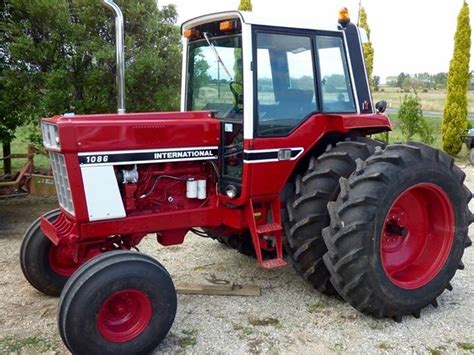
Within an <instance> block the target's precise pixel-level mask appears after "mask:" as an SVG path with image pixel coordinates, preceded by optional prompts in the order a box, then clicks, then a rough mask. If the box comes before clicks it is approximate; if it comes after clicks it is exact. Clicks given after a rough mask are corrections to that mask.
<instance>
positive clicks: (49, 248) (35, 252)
mask: <svg viewBox="0 0 474 355" xmlns="http://www.w3.org/2000/svg"><path fill="white" fill-rule="evenodd" d="M60 213H61V211H60V210H59V209H56V210H53V211H50V212H48V213H46V214H45V215H44V218H46V219H47V220H49V221H54V220H55V219H56V218H58V216H59V215H60ZM40 223H41V218H38V219H36V220H35V221H34V222H33V223H32V224H31V225H30V227H29V228H28V229H27V230H26V232H25V235H24V237H23V241H22V243H21V247H20V265H21V270H22V271H23V275H24V276H25V278H26V279H27V280H28V282H29V283H30V284H31V285H32V286H33V287H34V288H36V289H37V290H39V291H40V292H42V293H44V294H46V295H49V296H59V294H60V293H61V290H62V289H63V287H64V285H65V284H66V282H67V280H68V278H69V276H71V275H72V273H73V272H74V271H75V270H76V269H77V268H78V267H79V265H78V264H76V263H75V262H74V261H73V260H72V258H71V257H70V253H69V252H68V251H67V250H65V249H64V248H62V247H57V246H55V245H54V244H53V243H52V242H51V241H50V240H49V239H48V238H47V237H46V236H45V235H44V234H43V232H42V231H41V228H40Z"/></svg>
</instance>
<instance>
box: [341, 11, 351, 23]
mask: <svg viewBox="0 0 474 355" xmlns="http://www.w3.org/2000/svg"><path fill="white" fill-rule="evenodd" d="M349 22H351V17H350V16H349V10H348V9H347V7H343V8H342V9H341V10H339V23H340V24H341V25H347V24H348V23H349Z"/></svg>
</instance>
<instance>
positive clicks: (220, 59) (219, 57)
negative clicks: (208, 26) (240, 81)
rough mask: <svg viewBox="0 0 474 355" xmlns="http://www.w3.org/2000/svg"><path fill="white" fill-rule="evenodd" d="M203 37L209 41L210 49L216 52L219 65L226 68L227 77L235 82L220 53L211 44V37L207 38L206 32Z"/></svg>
mask: <svg viewBox="0 0 474 355" xmlns="http://www.w3.org/2000/svg"><path fill="white" fill-rule="evenodd" d="M203 35H204V38H205V39H206V41H207V44H209V47H211V49H212V51H213V52H214V55H215V56H216V59H217V60H218V61H219V63H221V64H222V67H223V68H224V70H225V72H226V73H227V75H228V76H229V78H230V81H234V79H233V78H232V75H230V72H229V70H228V69H227V67H226V66H225V64H224V62H223V61H222V58H221V56H220V55H219V52H218V51H217V49H216V47H214V45H213V44H212V43H211V41H210V40H209V37H208V36H207V32H204V33H203Z"/></svg>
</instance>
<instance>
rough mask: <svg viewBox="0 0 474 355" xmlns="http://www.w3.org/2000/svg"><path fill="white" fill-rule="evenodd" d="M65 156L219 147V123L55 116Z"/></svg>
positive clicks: (190, 115)
mask: <svg viewBox="0 0 474 355" xmlns="http://www.w3.org/2000/svg"><path fill="white" fill-rule="evenodd" d="M44 121H45V122H50V123H55V124H57V125H58V126H59V131H60V136H61V150H62V151H63V152H92V151H113V150H137V149H160V148H175V147H176V148H178V147H196V146H217V145H219V132H220V125H219V121H218V120H216V119H214V118H211V117H210V113H209V112H171V113H138V114H133V113H132V114H125V115H116V114H115V115H78V116H72V117H66V116H56V117H53V118H50V119H45V120H44Z"/></svg>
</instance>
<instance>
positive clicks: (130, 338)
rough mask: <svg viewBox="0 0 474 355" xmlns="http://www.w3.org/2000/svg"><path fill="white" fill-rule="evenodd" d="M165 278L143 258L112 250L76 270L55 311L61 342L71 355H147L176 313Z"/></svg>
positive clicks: (160, 268)
mask: <svg viewBox="0 0 474 355" xmlns="http://www.w3.org/2000/svg"><path fill="white" fill-rule="evenodd" d="M176 306H177V298H176V291H175V288H174V285H173V282H172V280H171V277H170V275H169V274H168V272H167V271H166V269H165V268H164V267H163V266H162V265H161V264H160V263H159V262H158V261H156V260H155V259H153V258H152V257H150V256H147V255H144V254H138V253H133V252H128V251H116V252H110V253H106V254H103V255H100V256H98V257H96V258H94V259H92V260H90V261H88V262H86V263H85V264H84V265H83V266H81V267H80V268H79V269H78V270H77V272H76V273H74V275H73V276H72V277H71V278H70V280H69V281H68V282H67V284H66V286H65V287H64V290H63V292H62V294H61V298H60V300H59V307H58V327H59V333H60V335H61V338H62V339H63V341H64V343H65V345H66V346H67V347H68V349H69V350H70V351H71V352H72V353H73V354H148V353H150V352H151V351H152V350H153V349H155V348H156V347H157V346H158V345H159V344H160V343H161V341H162V340H163V339H164V338H165V336H166V334H167V333H168V331H169V330H170V328H171V326H172V324H173V321H174V318H175V315H176Z"/></svg>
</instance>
